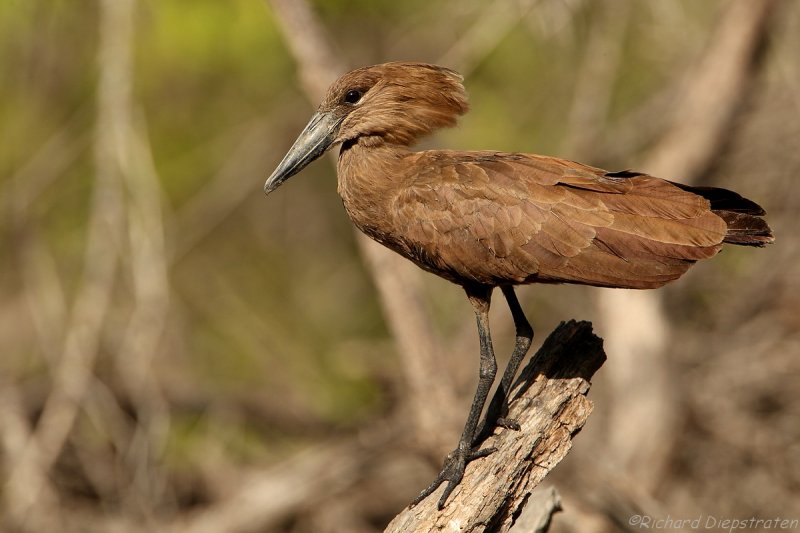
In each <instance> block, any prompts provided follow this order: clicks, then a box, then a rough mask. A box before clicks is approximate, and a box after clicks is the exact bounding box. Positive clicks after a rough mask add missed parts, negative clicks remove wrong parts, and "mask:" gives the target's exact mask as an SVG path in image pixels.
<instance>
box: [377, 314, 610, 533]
mask: <svg viewBox="0 0 800 533" xmlns="http://www.w3.org/2000/svg"><path fill="white" fill-rule="evenodd" d="M603 361H605V353H604V352H603V346H602V340H601V339H600V338H598V337H597V336H595V335H594V334H593V333H592V327H591V324H589V323H588V322H575V321H570V322H566V323H562V324H561V325H560V326H559V327H558V328H556V330H555V331H553V333H551V334H550V336H549V337H548V338H547V340H545V342H544V345H543V346H542V348H541V349H540V350H539V351H538V352H537V354H536V355H535V356H534V358H533V359H532V360H531V362H530V363H529V364H528V365H527V367H526V368H525V369H524V370H523V371H522V374H521V375H520V378H519V380H518V381H517V383H516V384H515V386H514V388H513V389H512V391H511V392H512V397H513V401H512V403H511V410H510V415H511V416H512V417H513V418H515V419H517V420H518V421H519V422H520V425H521V426H522V430H521V431H518V432H517V431H508V430H501V431H500V432H499V433H497V434H496V435H493V436H492V437H490V438H489V439H487V440H486V442H485V443H484V446H486V447H491V446H495V447H497V451H496V452H495V453H494V454H492V455H490V456H489V457H487V458H486V459H480V460H477V461H475V462H473V463H471V464H470V465H469V466H468V468H467V472H466V474H465V476H464V480H463V481H462V483H461V485H459V486H458V487H457V488H456V490H455V491H454V492H453V496H452V499H451V500H450V501H449V502H448V504H447V506H446V507H445V508H444V510H442V511H439V510H438V509H437V508H436V502H437V501H438V493H439V492H440V491H441V488H440V489H439V491H437V492H436V493H434V494H432V495H431V496H430V497H428V498H427V499H426V500H424V501H423V502H422V503H420V504H419V505H417V506H416V507H413V508H407V509H405V510H404V511H403V512H402V513H400V514H399V515H398V516H397V517H395V519H394V520H392V522H391V523H390V524H389V526H388V527H387V528H386V530H385V531H386V532H387V533H394V532H398V533H399V532H404V533H408V532H423V531H441V530H445V529H447V530H448V531H509V529H510V528H511V527H512V526H513V525H514V523H515V521H516V518H517V517H518V516H519V515H520V513H521V512H522V511H523V509H524V508H525V507H526V505H527V504H528V501H529V498H530V495H531V492H532V490H533V488H534V487H536V485H538V484H539V483H540V482H541V481H542V479H544V477H545V476H546V475H547V474H548V472H550V470H552V469H553V468H554V467H555V466H556V465H557V464H558V463H559V461H561V459H563V458H564V456H566V454H567V453H568V452H569V450H570V448H571V447H572V437H573V436H574V435H575V434H576V433H577V432H578V431H579V430H580V429H581V428H582V427H583V425H584V423H585V422H586V419H587V418H588V416H589V414H590V413H591V411H592V402H590V401H589V400H588V399H586V394H587V393H588V391H589V385H590V382H589V380H590V379H591V377H592V375H593V374H594V373H595V372H596V371H597V369H598V368H600V366H601V365H602V364H603Z"/></svg>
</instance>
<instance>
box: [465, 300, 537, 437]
mask: <svg viewBox="0 0 800 533" xmlns="http://www.w3.org/2000/svg"><path fill="white" fill-rule="evenodd" d="M502 290H503V295H504V296H505V297H506V301H507V302H508V307H509V309H511V316H512V317H514V327H515V329H516V331H517V338H516V343H515V344H514V353H512V354H511V359H510V360H509V361H508V366H506V370H505V372H503V378H502V379H501V380H500V385H498V386H497V390H496V391H495V393H494V396H493V397H492V401H491V402H490V403H489V408H488V409H487V410H486V418H484V419H483V424H482V425H481V430H480V431H479V432H478V434H477V437H476V440H475V441H474V442H473V443H472V444H473V445H474V446H477V445H478V444H479V443H480V442H481V441H483V440H484V439H486V437H488V436H489V435H491V434H492V431H493V430H494V427H495V425H498V426H501V427H504V428H509V429H515V430H519V423H518V422H517V421H516V420H513V419H511V418H508V401H509V397H508V396H509V394H510V393H511V385H512V384H513V382H514V376H516V374H517V369H519V365H520V363H522V360H523V359H524V358H525V354H527V353H528V350H529V349H530V347H531V342H533V328H532V327H531V325H530V323H529V322H528V319H527V318H525V313H523V311H522V307H521V306H520V305H519V300H517V295H516V294H515V293H514V288H513V287H512V286H510V285H504V286H503V287H502Z"/></svg>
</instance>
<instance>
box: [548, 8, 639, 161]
mask: <svg viewBox="0 0 800 533" xmlns="http://www.w3.org/2000/svg"><path fill="white" fill-rule="evenodd" d="M595 7H596V9H597V10H598V11H599V13H598V14H597V16H596V17H594V18H593V19H592V26H591V29H590V33H589V40H588V42H587V43H586V46H585V48H584V52H583V58H582V59H581V63H580V66H579V67H578V79H577V81H576V83H575V94H574V96H573V98H572V108H571V109H570V114H569V128H568V129H567V134H566V138H565V141H564V145H565V148H564V149H563V152H564V153H568V154H570V156H569V157H570V158H572V159H575V160H576V161H580V160H584V159H586V160H589V161H591V160H594V159H595V154H594V153H593V149H594V148H595V147H597V144H598V143H597V139H598V138H599V137H600V136H601V132H602V130H603V125H604V124H605V123H606V122H607V119H608V110H609V107H610V106H611V98H612V96H613V94H614V84H615V82H616V80H617V79H618V77H619V76H618V74H619V66H620V63H621V60H622V51H623V49H624V47H623V44H624V42H625V37H626V33H627V32H626V29H627V27H628V23H629V21H630V11H631V4H630V2H629V1H628V0H608V1H606V2H603V3H599V4H596V6H595Z"/></svg>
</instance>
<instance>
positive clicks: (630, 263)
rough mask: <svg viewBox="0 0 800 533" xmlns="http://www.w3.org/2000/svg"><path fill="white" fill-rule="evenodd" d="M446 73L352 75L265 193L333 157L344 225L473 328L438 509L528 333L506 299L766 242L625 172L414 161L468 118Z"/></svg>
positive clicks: (647, 276)
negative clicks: (435, 284) (447, 293)
mask: <svg viewBox="0 0 800 533" xmlns="http://www.w3.org/2000/svg"><path fill="white" fill-rule="evenodd" d="M461 81H462V78H461V76H460V75H458V74H457V73H456V72H454V71H452V70H450V69H447V68H443V67H438V66H434V65H426V64H420V63H386V64H383V65H376V66H372V67H366V68H361V69H358V70H354V71H352V72H349V73H348V74H345V75H344V76H342V77H341V78H340V79H339V80H337V81H336V82H335V83H334V84H333V85H332V86H331V87H330V89H329V90H328V93H327V95H326V97H325V100H324V101H323V102H322V104H321V105H320V106H319V109H318V111H317V113H316V114H315V115H314V117H313V118H312V120H311V122H309V124H308V126H307V127H306V129H305V130H304V131H303V132H302V133H301V135H300V137H299V138H298V139H297V141H296V142H295V144H294V146H293V147H292V148H291V150H290V151H289V153H288V154H287V155H286V157H285V158H284V160H283V161H282V162H281V163H280V165H279V167H278V169H277V170H276V171H275V172H274V173H273V175H272V176H271V177H270V178H269V180H267V183H266V184H265V186H264V189H265V191H267V192H270V191H272V190H274V189H275V188H277V187H278V185H280V184H281V183H282V182H283V181H284V180H286V179H287V178H288V177H290V176H292V175H293V174H296V173H297V172H299V171H300V170H301V169H302V168H303V167H305V166H306V165H307V164H308V163H310V162H311V161H313V160H314V159H316V158H317V157H319V156H320V155H321V154H322V153H323V152H324V151H325V150H327V149H328V148H330V147H331V146H334V145H336V144H341V146H342V148H341V152H340V155H339V164H338V168H337V170H338V176H339V194H340V195H341V197H342V201H343V203H344V207H345V209H346V210H347V213H348V215H349V216H350V218H351V219H352V220H353V222H354V223H355V225H356V226H357V227H358V228H359V229H360V230H361V231H363V232H364V233H366V234H367V235H369V236H370V237H371V238H373V239H375V240H376V241H378V242H380V243H381V244H384V245H385V246H387V247H389V248H391V249H392V250H394V251H396V252H397V253H399V254H400V255H402V256H404V257H406V258H408V259H410V260H411V261H413V262H414V263H416V264H417V265H419V266H420V267H421V268H423V269H425V270H427V271H429V272H432V273H434V274H437V275H439V276H441V277H443V278H446V279H448V280H450V281H452V282H454V283H457V284H459V285H461V286H463V287H464V288H465V290H466V291H467V295H468V296H469V298H470V301H471V302H472V304H473V306H474V308H475V312H476V315H477V319H478V329H479V334H480V337H481V379H480V381H479V387H478V391H477V393H476V396H475V400H474V401H473V405H472V408H471V410H470V414H469V417H468V420H467V424H466V427H465V428H464V433H463V434H462V437H461V440H460V441H459V446H458V448H457V449H456V450H454V452H453V453H451V454H450V455H449V456H448V459H447V460H446V462H445V467H444V469H443V470H442V473H441V474H440V475H439V477H438V478H437V480H436V481H435V482H434V483H433V484H432V485H431V486H430V487H429V488H428V489H426V490H425V491H423V493H422V494H421V495H420V497H419V498H418V500H417V501H419V500H421V499H422V498H424V497H425V496H427V495H428V494H430V493H431V492H433V490H435V488H436V487H437V486H438V485H439V484H441V483H442V482H443V481H445V480H447V481H448V484H447V487H446V489H445V491H444V493H443V495H442V497H441V499H440V501H439V506H440V507H441V506H443V505H444V502H445V501H446V499H447V496H448V495H449V493H450V491H452V489H453V488H454V487H455V486H456V485H457V484H458V483H459V482H460V480H461V476H462V475H463V471H464V466H465V464H466V463H467V462H469V461H470V460H471V459H474V458H476V457H480V456H482V455H485V454H487V453H491V451H492V450H478V449H476V448H474V446H476V445H477V444H479V442H480V439H481V437H482V436H485V435H486V434H487V432H488V431H490V430H491V428H492V427H493V425H494V424H495V423H498V424H499V425H503V426H505V427H516V424H515V423H514V421H512V420H507V419H505V418H504V415H505V413H506V410H507V399H506V398H505V394H506V393H507V391H508V389H509V387H510V385H511V381H512V380H513V377H514V374H515V372H516V370H517V368H518V366H519V363H520V361H521V359H522V358H523V357H524V355H525V352H526V351H527V349H528V347H529V346H530V339H531V337H532V335H533V331H532V329H531V328H530V325H529V324H528V322H527V320H526V319H525V317H524V315H523V313H522V310H521V308H520V307H519V303H518V302H517V300H516V297H515V295H514V291H513V288H512V286H513V285H518V284H526V283H579V284H585V285H595V286H600V287H622V288H633V289H649V288H655V287H660V286H662V285H664V284H665V283H667V282H669V281H672V280H674V279H677V278H678V277H680V276H681V275H682V274H683V273H684V272H686V270H687V269H688V268H689V267H690V266H691V265H692V264H694V263H695V262H696V261H698V260H700V259H706V258H709V257H712V256H714V255H716V254H717V253H718V252H719V251H720V249H721V248H722V246H723V244H724V243H730V244H738V245H747V246H764V245H765V244H768V243H770V242H772V241H773V237H772V233H771V231H770V228H769V226H768V225H767V223H766V222H765V221H764V220H763V219H762V218H761V217H762V216H763V215H764V210H763V209H761V207H759V206H758V205H757V204H756V203H754V202H752V201H750V200H747V199H745V198H743V197H742V196H740V195H738V194H737V193H735V192H732V191H728V190H725V189H718V188H710V187H690V186H687V185H682V184H678V183H674V182H670V181H666V180H663V179H659V178H655V177H652V176H648V175H646V174H642V173H639V172H632V171H623V172H606V171H604V170H600V169H598V168H593V167H590V166H586V165H582V164H580V163H575V162H572V161H567V160H563V159H557V158H553V157H545V156H539V155H531V154H518V153H504V152H489V151H482V152H459V151H450V150H428V151H422V152H412V151H410V150H409V146H410V145H411V144H413V143H414V142H415V141H416V140H418V139H419V138H420V137H422V136H424V135H427V134H429V133H431V132H432V131H434V130H436V129H438V128H441V127H447V126H452V125H454V124H455V122H456V118H457V117H458V116H459V115H461V114H463V113H465V112H466V111H467V109H468V105H467V95H466V92H465V90H464V87H463V85H462V84H461ZM497 286H500V287H501V288H502V289H503V293H504V295H505V297H506V299H507V300H508V303H509V306H510V308H511V311H512V315H513V316H514V321H515V324H516V326H517V347H516V349H515V351H514V354H513V355H512V358H511V361H510V362H509V365H508V368H507V369H506V372H505V374H504V376H503V379H502V381H501V384H500V387H499V388H498V393H497V394H496V395H495V397H494V398H493V400H492V402H491V405H490V407H489V410H488V412H487V415H486V419H485V421H484V424H483V426H482V428H481V430H480V431H478V427H477V423H478V418H479V417H480V413H481V410H482V409H483V405H484V403H485V400H486V396H487V393H488V389H489V388H490V386H491V383H492V381H493V379H494V374H495V369H496V363H494V355H493V353H492V348H491V339H490V335H489V327H488V318H487V312H488V307H489V299H490V295H491V292H492V288H494V287H497Z"/></svg>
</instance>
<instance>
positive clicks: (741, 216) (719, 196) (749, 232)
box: [675, 183, 775, 247]
mask: <svg viewBox="0 0 800 533" xmlns="http://www.w3.org/2000/svg"><path fill="white" fill-rule="evenodd" d="M675 185H676V186H677V187H680V188H681V189H683V190H685V191H689V192H693V193H695V194H699V195H700V196H702V197H703V198H705V199H706V200H708V201H709V203H710V204H711V211H712V212H714V214H716V215H717V216H719V217H720V218H722V220H724V221H725V223H726V224H727V225H728V233H727V235H725V239H724V240H723V241H722V242H726V243H730V244H737V245H741V246H759V247H761V246H766V245H767V244H770V243H772V242H774V241H775V237H774V236H773V235H772V230H771V229H770V227H769V224H767V221H766V220H764V219H763V218H761V217H763V216H764V215H766V212H765V211H764V209H763V208H762V207H761V206H760V205H758V204H757V203H755V202H754V201H752V200H748V199H747V198H745V197H743V196H741V195H740V194H738V193H735V192H733V191H729V190H728V189H721V188H717V187H691V186H689V185H683V184H681V183H675Z"/></svg>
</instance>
